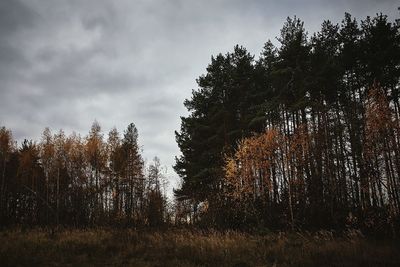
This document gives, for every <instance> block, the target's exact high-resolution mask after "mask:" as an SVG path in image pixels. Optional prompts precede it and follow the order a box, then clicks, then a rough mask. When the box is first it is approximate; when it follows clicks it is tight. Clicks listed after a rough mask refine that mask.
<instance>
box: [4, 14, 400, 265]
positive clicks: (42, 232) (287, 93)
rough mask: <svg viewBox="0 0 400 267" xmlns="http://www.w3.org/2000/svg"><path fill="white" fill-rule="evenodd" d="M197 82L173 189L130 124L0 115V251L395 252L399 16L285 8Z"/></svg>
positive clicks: (332, 260) (83, 261)
mask: <svg viewBox="0 0 400 267" xmlns="http://www.w3.org/2000/svg"><path fill="white" fill-rule="evenodd" d="M232 45H234V44H232ZM196 82H197V88H196V89H193V90H192V92H191V96H190V97H189V98H188V99H186V100H185V101H184V103H183V104H184V107H185V108H186V110H187V115H185V116H182V117H181V118H180V119H181V120H180V123H181V125H180V126H181V127H180V129H178V130H177V131H175V138H176V143H177V145H178V147H179V149H180V154H179V155H176V157H175V164H174V166H173V169H174V170H175V172H176V174H177V176H179V179H180V180H179V185H178V186H177V187H176V188H174V189H173V199H172V198H171V196H170V194H168V190H169V189H168V186H169V183H170V181H168V179H167V176H166V169H165V167H164V166H163V165H162V163H161V160H160V159H159V158H157V157H155V158H154V159H153V160H152V161H150V162H147V161H146V160H144V159H143V156H142V154H143V148H142V146H141V145H140V144H139V142H138V136H139V132H140V129H137V128H136V126H135V124H134V123H130V124H129V125H128V126H127V128H126V129H125V130H124V131H123V132H122V133H120V132H119V131H118V130H117V129H116V128H113V129H112V130H111V131H109V133H108V134H104V133H103V131H102V128H101V126H100V124H99V123H98V122H97V121H94V122H93V124H92V126H91V128H90V130H89V133H87V134H86V135H81V134H80V133H75V132H73V133H72V134H69V135H67V134H66V133H65V132H64V131H63V130H62V129H61V130H59V131H56V132H53V131H52V130H51V129H49V128H45V129H44V131H43V133H42V135H41V138H40V139H39V140H27V139H25V140H24V141H23V142H21V143H18V142H17V141H16V139H15V138H14V136H13V133H12V129H9V128H7V127H6V126H1V127H0V171H1V172H0V179H1V180H0V182H1V184H0V186H1V187H0V265H4V266H53V265H57V266H64V265H65V266H71V265H72V266H75V265H76V266H97V265H107V266H114V265H116V266H275V267H276V266H399V264H400V257H399V254H398V248H399V238H398V237H399V234H400V99H399V98H400V19H399V20H394V21H391V20H390V19H389V18H388V16H386V15H384V14H382V13H379V14H376V15H375V16H373V17H366V18H365V19H362V20H357V19H356V18H354V17H352V15H350V14H349V13H345V15H344V18H343V19H342V20H341V21H340V22H339V23H335V22H332V21H329V20H326V21H323V22H322V24H321V28H320V30H319V31H318V32H315V33H311V34H310V33H309V32H307V30H306V29H305V26H304V22H303V21H302V20H300V19H299V18H298V17H296V16H294V17H288V18H287V19H286V22H285V23H284V24H283V27H282V29H281V30H280V35H279V36H278V37H276V40H273V41H271V40H268V41H267V42H266V43H265V45H264V47H263V48H262V50H261V53H260V54H259V56H255V55H252V54H251V53H250V52H249V51H248V50H247V49H246V48H245V47H243V46H240V45H235V46H234V48H233V51H231V52H227V53H220V54H217V55H214V56H211V62H210V63H209V64H208V66H207V68H206V72H205V74H202V75H200V76H199V77H198V78H197V79H196ZM144 149H146V148H144Z"/></svg>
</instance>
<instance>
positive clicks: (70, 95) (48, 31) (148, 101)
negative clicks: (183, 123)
mask: <svg viewBox="0 0 400 267" xmlns="http://www.w3.org/2000/svg"><path fill="white" fill-rule="evenodd" d="M398 5H399V4H398V2H397V1H389V0H387V1H373V0H365V1H361V0H359V1H349V0H347V1H345V0H338V1H328V0H326V1H322V0H321V1H317V0H309V1H295V0H292V1H289V0H280V1H261V0H248V1H240V0H215V1H194V0H193V1H190V0H170V1H167V0H158V1H156V0H138V1H131V0H120V1H106V0H102V1H99V0H88V1H82V0H65V1H53V0H2V1H1V2H0V125H5V126H7V127H9V128H11V129H12V130H13V132H14V135H15V136H16V137H17V138H18V139H19V140H21V139H23V138H33V139H39V137H40V135H41V132H42V131H43V129H44V127H46V126H49V127H51V128H52V129H53V130H55V131H56V130H57V129H59V128H63V129H64V130H65V131H66V132H67V133H71V132H72V131H74V130H75V131H77V132H79V133H81V134H83V135H84V134H86V133H87V132H88V131H89V128H90V125H91V123H92V122H93V120H95V119H97V120H98V121H99V122H100V124H101V125H102V126H103V131H104V133H105V135H106V134H107V132H108V131H109V130H110V129H111V128H112V127H113V126H116V127H117V128H118V129H119V130H120V132H123V130H124V129H125V128H126V126H127V125H128V124H129V123H130V122H134V123H135V124H136V125H137V127H138V129H139V134H140V142H141V144H142V145H143V148H144V155H145V157H146V158H148V159H149V160H151V159H152V158H153V157H154V156H155V155H158V156H159V157H160V158H161V160H162V161H163V162H164V164H166V165H168V166H169V167H170V166H171V165H172V164H173V162H174V156H175V155H178V154H179V150H178V148H177V146H176V144H175V137H174V130H176V129H179V127H180V125H179V123H180V119H179V117H180V116H182V115H185V114H186V111H185V109H184V107H183V104H182V103H183V100H184V99H185V98H188V97H190V94H191V90H192V89H193V88H196V84H195V79H196V78H197V77H198V76H199V75H200V74H202V73H204V72H205V68H206V66H207V64H208V63H209V60H210V56H211V55H213V54H214V55H215V54H217V53H219V52H222V53H226V52H228V51H230V50H231V49H232V48H233V46H234V45H235V44H241V45H244V46H245V47H247V48H248V49H249V51H250V52H251V53H253V54H255V55H258V54H259V52H260V51H261V48H262V46H263V44H264V43H265V41H266V40H267V39H272V40H274V37H275V36H277V35H278V34H279V30H280V28H281V26H282V24H283V22H284V20H285V18H286V17H287V16H293V15H297V16H298V17H300V18H302V19H303V20H304V21H305V25H306V28H307V29H308V31H309V32H314V31H317V30H318V28H319V26H320V24H321V23H322V21H323V20H324V19H330V20H332V21H334V22H340V20H341V19H342V18H343V14H344V12H350V13H351V14H353V15H354V16H355V17H357V18H365V16H367V15H372V16H373V15H375V13H377V12H383V13H385V14H388V15H389V16H390V17H391V18H395V17H398V11H397V6H398ZM170 175H171V177H172V185H175V182H176V175H175V174H174V173H173V172H172V168H170Z"/></svg>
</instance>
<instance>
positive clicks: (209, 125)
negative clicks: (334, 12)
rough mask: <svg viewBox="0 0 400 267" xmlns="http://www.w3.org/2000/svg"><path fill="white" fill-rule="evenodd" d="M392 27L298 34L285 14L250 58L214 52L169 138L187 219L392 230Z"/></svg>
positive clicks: (397, 161) (399, 46) (399, 219)
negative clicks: (173, 143) (274, 34)
mask: <svg viewBox="0 0 400 267" xmlns="http://www.w3.org/2000/svg"><path fill="white" fill-rule="evenodd" d="M399 28H400V26H399V23H398V21H395V22H391V21H389V19H388V17H387V16H386V15H383V14H377V15H376V16H375V17H373V18H371V17H367V18H366V19H365V20H361V22H359V21H358V20H356V19H355V18H353V17H352V16H351V15H350V14H348V13H346V14H345V16H344V18H343V20H342V21H341V23H340V24H334V23H332V22H331V21H329V20H327V21H324V22H323V23H322V25H321V29H320V31H319V32H317V33H314V34H312V35H311V36H308V34H307V32H306V30H305V28H304V23H303V22H302V21H301V20H300V19H299V18H297V17H294V18H287V20H286V22H285V23H284V25H283V27H282V29H281V32H280V36H279V37H278V38H277V40H278V42H279V46H278V47H276V46H275V45H274V44H273V43H272V42H271V41H267V42H266V43H265V45H264V48H263V50H262V52H261V54H260V57H259V58H257V59H255V57H254V56H253V55H251V54H250V53H249V52H248V51H247V50H246V49H245V48H244V47H242V46H238V45H236V46H235V47H234V51H233V52H230V53H227V54H224V55H223V54H218V55H217V56H215V57H214V56H213V57H212V58H211V63H210V64H209V65H208V67H207V72H206V74H204V75H201V76H200V77H199V78H198V79H197V84H198V89H196V90H193V92H192V96H191V98H190V99H187V100H186V101H185V102H184V105H185V107H186V108H187V110H188V111H189V115H188V116H186V117H182V118H181V129H180V130H179V131H177V132H176V141H177V143H178V146H179V148H180V150H181V155H180V156H178V157H177V158H176V164H175V166H174V168H175V170H176V172H177V173H178V174H179V176H180V177H181V179H182V185H181V187H180V188H178V189H176V190H175V196H176V198H177V200H179V201H180V203H182V205H188V206H190V209H189V210H188V214H187V216H188V217H190V218H191V221H192V222H194V223H196V222H198V223H201V224H204V225H208V226H210V225H212V226H220V227H233V228H246V227H269V228H275V229H286V228H290V229H299V228H330V229H331V228H333V229H344V228H346V227H358V228H362V229H366V230H376V231H381V230H382V231H392V232H395V231H396V229H397V231H398V230H399V226H400V178H399V175H400V150H399V146H400V123H399V108H400V106H399V85H400V84H399V78H400V31H399Z"/></svg>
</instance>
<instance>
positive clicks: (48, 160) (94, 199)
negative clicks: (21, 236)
mask: <svg viewBox="0 0 400 267" xmlns="http://www.w3.org/2000/svg"><path fill="white" fill-rule="evenodd" d="M104 139H105V138H104V136H103V134H102V132H101V127H100V125H99V123H98V122H96V121H95V122H94V123H93V125H92V127H91V129H90V132H89V134H88V135H87V136H86V137H81V136H80V135H79V134H76V133H72V134H71V135H70V136H66V135H65V133H64V132H63V130H60V131H59V132H57V133H55V134H52V133H51V131H50V129H49V128H46V129H45V130H44V131H43V134H42V138H41V140H40V142H34V141H32V140H31V141H28V140H24V141H23V143H22V144H21V145H20V147H16V142H15V141H14V140H13V137H12V133H11V131H10V130H8V129H6V128H5V127H2V128H1V129H0V149H1V150H0V151H1V162H2V163H1V167H2V180H1V198H0V200H1V201H0V211H1V217H0V218H1V220H0V221H1V226H2V227H5V226H13V225H14V226H15V225H25V226H30V227H32V226H51V227H56V226H61V225H62V226H69V227H90V226H92V227H93V226H109V225H113V226H116V227H128V226H143V225H148V226H161V225H162V224H163V223H164V222H167V221H169V220H170V219H171V218H170V215H171V214H170V213H169V212H168V211H167V198H166V186H167V180H166V178H165V175H164V170H163V167H162V166H161V163H160V160H159V159H158V158H157V157H155V158H154V160H153V161H152V162H150V163H149V164H147V166H145V163H144V160H143V158H142V156H141V149H140V146H139V144H138V130H137V129H136V127H135V125H134V124H133V123H131V124H129V125H128V127H127V129H126V130H125V131H124V133H123V137H121V136H120V134H119V132H118V130H117V129H116V128H113V129H112V130H111V131H110V132H109V134H108V137H107V139H106V140H104Z"/></svg>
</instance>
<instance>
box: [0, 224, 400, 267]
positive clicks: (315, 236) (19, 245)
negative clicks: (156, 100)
mask: <svg viewBox="0 0 400 267" xmlns="http://www.w3.org/2000/svg"><path fill="white" fill-rule="evenodd" d="M399 248H400V246H399V243H398V241H394V240H386V241H382V240H381V241H376V240H370V239H367V238H365V237H363V236H362V235H359V234H358V233H357V232H355V233H349V234H348V235H344V236H341V237H334V236H333V235H332V234H331V233H330V232H327V231H321V232H318V233H307V232H306V233H268V234H263V235H261V234H257V235H254V234H253V235H251V234H245V233H239V232H218V231H207V232H204V231H199V230H187V229H186V230H183V229H180V230H177V229H173V230H168V231H150V230H133V229H124V230H122V229H121V230H115V229H114V230H110V229H91V230H59V231H56V232H55V233H53V232H52V231H49V230H43V229H33V230H32V229H30V230H21V229H14V230H3V231H1V232H0V266H276V267H277V266H363V267H366V266H400V249H399Z"/></svg>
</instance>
